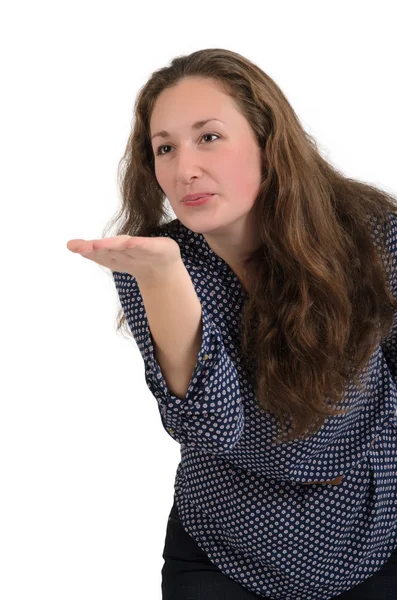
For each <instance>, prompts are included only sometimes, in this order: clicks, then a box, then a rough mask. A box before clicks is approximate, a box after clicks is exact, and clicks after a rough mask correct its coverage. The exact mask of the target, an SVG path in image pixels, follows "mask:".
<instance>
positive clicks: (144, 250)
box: [66, 235, 182, 282]
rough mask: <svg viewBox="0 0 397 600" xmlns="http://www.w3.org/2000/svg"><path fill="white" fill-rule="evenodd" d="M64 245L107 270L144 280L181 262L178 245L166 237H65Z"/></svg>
mask: <svg viewBox="0 0 397 600" xmlns="http://www.w3.org/2000/svg"><path fill="white" fill-rule="evenodd" d="M66 247H67V248H68V250H70V251H71V252H75V253H78V254H81V256H84V258H88V259H89V260H93V261H94V262H96V263H98V264H99V265H102V266H104V267H107V268H108V269H111V270H112V271H120V272H122V273H129V274H130V275H132V276H133V277H135V279H136V280H137V281H138V282H139V281H144V280H146V279H150V278H151V277H152V276H156V275H158V274H159V273H165V272H166V271H167V269H168V268H169V267H170V266H173V265H175V264H176V263H179V262H181V261H182V259H181V252H180V248H179V245H178V244H177V243H176V242H175V240H173V239H171V238H168V237H141V236H130V235H116V236H115V237H109V238H102V239H100V240H81V239H74V240H69V241H68V243H67V245H66Z"/></svg>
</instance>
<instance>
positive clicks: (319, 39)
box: [0, 0, 397, 600]
mask: <svg viewBox="0 0 397 600" xmlns="http://www.w3.org/2000/svg"><path fill="white" fill-rule="evenodd" d="M394 9H395V3H394V2H392V1H389V2H386V1H384V2H380V1H378V2H376V3H375V2H368V3H366V2H362V1H361V2H359V1H354V2H353V1H350V2H341V1H339V2H336V1H333V2H332V3H331V2H328V3H325V2H318V1H311V2H308V1H306V2H305V1H300V2H282V1H278V2H274V1H272V2H267V1H264V0H261V1H260V2H259V1H258V2H257V3H255V2H252V1H251V2H249V1H245V2H244V3H242V4H241V5H239V4H237V5H235V7H234V8H232V5H231V4H230V2H202V1H200V2H195V3H190V2H171V1H167V2H158V3H157V4H156V2H150V3H149V2H148V3H143V8H142V7H139V8H136V7H134V4H133V2H131V1H130V2H120V1H119V2H117V1H114V0H112V1H111V2H110V1H108V2H98V1H97V2H88V1H83V0H79V1H78V2H76V1H68V2H56V1H51V2H49V1H48V2H43V1H37V0H36V1H35V2H26V1H25V2H17V1H14V2H8V6H6V5H5V4H3V5H2V8H1V12H0V23H1V24H0V50H1V53H0V56H1V86H2V92H1V94H0V102H1V110H0V152H1V156H0V158H1V162H0V170H1V177H0V186H1V189H0V198H1V204H0V206H1V213H2V219H1V224H2V236H1V246H2V248H3V252H2V255H1V263H2V264H1V266H2V269H1V270H2V277H1V289H2V292H1V302H2V305H1V308H2V310H1V313H0V315H1V338H2V356H3V359H2V376H1V384H2V390H1V395H0V402H1V405H0V408H1V412H0V485H1V488H0V503H1V507H0V598H1V600H16V599H18V600H22V599H23V600H30V599H31V598H40V600H54V599H56V600H64V599H65V600H66V599H67V600H71V599H72V598H73V600H88V599H95V600H105V599H106V600H108V599H109V600H110V599H111V600H114V599H116V598H117V600H124V599H127V598H128V599H139V600H141V599H142V600H143V599H144V600H160V599H161V591H160V586H161V575H160V571H161V568H162V566H163V559H162V551H163V546H164V539H165V532H166V525H167V518H168V514H169V511H170V509H171V505H172V500H173V486H174V478H175V473H176V468H177V465H178V462H179V459H180V447H179V445H178V444H177V443H176V442H175V441H174V440H173V439H172V438H171V437H170V436H169V435H168V434H167V432H166V431H165V430H164V429H163V427H162V424H161V420H160V414H159V412H158V407H157V402H156V400H155V398H154V397H153V396H152V395H151V393H150V392H149V390H148V388H147V387H146V383H145V379H144V369H143V362H142V358H141V355H140V353H139V350H138V347H137V346H136V345H135V343H134V341H133V340H132V339H131V338H129V339H126V338H124V337H122V335H121V334H119V335H116V333H115V327H116V314H117V311H118V309H119V303H118V297H117V292H116V289H115V287H114V285H113V279H112V277H111V273H110V271H109V270H107V269H105V268H103V267H99V266H98V265H97V264H95V263H93V262H92V261H89V260H87V259H85V258H83V257H81V256H79V255H75V254H73V253H71V252H70V251H69V250H68V249H67V248H66V244H67V242H68V241H69V240H70V239H73V238H84V239H98V238H100V237H101V232H102V229H103V228H104V226H105V225H106V224H107V223H108V221H109V219H110V218H111V217H112V216H113V215H114V214H115V212H116V211H117V210H118V208H119V205H120V196H119V191H118V188H117V183H116V169H117V165H118V162H119V160H120V158H121V156H122V154H123V152H124V148H125V145H126V142H127V138H128V135H129V132H130V126H131V121H132V117H133V113H132V110H133V104H134V101H135V97H136V94H137V93H138V90H139V89H140V88H141V87H142V86H143V85H144V83H145V82H146V81H147V79H148V78H149V77H150V74H151V72H152V71H154V70H155V69H158V68H160V67H163V66H165V65H167V64H168V63H169V62H170V61H171V60H172V58H173V57H174V56H177V55H181V54H188V53H190V52H193V51H195V50H199V49H203V48H211V47H213V48H226V49H229V50H233V51H236V52H238V53H240V54H243V55H245V56H246V57H247V58H249V59H250V60H252V61H253V62H255V63H256V64H258V66H260V67H261V68H262V69H263V70H264V71H265V72H267V73H268V74H269V75H270V76H271V77H272V78H273V79H274V80H275V81H276V83H277V84H278V85H279V86H280V88H281V90H282V91H283V92H284V94H285V95H286V96H287V98H288V100H289V102H290V103H291V105H292V107H293V108H294V110H295V111H296V113H297V114H298V116H299V118H300V119H301V121H302V123H303V126H304V127H305V128H306V130H307V131H308V132H309V133H310V134H311V135H313V136H314V137H315V139H316V140H317V142H318V143H319V147H320V149H321V151H322V152H323V154H324V156H325V157H327V158H328V160H330V161H331V162H332V163H333V164H334V165H336V166H337V167H338V168H340V169H342V170H343V171H344V173H345V174H346V175H347V176H349V177H354V178H357V179H360V180H362V181H366V182H370V183H374V184H375V185H378V186H380V187H382V188H383V189H385V190H387V191H389V192H392V193H396V190H397V169H396V139H397V117H396V106H397V90H396V70H395V65H396V58H397V56H396V45H397V42H396V34H395V19H394V17H393V14H394Z"/></svg>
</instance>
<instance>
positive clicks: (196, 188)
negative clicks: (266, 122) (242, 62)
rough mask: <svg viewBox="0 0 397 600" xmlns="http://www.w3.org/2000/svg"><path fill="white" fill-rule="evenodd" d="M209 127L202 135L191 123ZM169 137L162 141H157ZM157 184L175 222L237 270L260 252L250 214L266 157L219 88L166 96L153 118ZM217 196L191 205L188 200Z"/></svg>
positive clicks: (176, 90) (193, 80)
mask: <svg viewBox="0 0 397 600" xmlns="http://www.w3.org/2000/svg"><path fill="white" fill-rule="evenodd" d="M209 118H212V119H215V118H216V119H219V120H211V121H209V122H208V123H206V124H205V125H204V126H202V127H201V128H200V129H196V128H193V127H192V125H193V123H195V122H197V121H201V120H206V119H209ZM162 130H165V131H167V132H168V133H167V135H164V137H158V136H156V137H152V136H155V134H156V133H158V132H160V131H162ZM150 136H151V137H152V139H151V142H152V148H153V153H154V157H155V163H154V164H155V174H156V178H157V181H158V183H159V185H160V187H161V188H162V190H163V191H164V193H165V195H166V197H167V198H168V200H169V202H170V204H171V207H172V209H173V211H174V213H175V215H176V217H177V218H178V219H179V220H180V221H181V222H182V223H183V224H184V225H185V226H186V227H188V228H189V229H191V230H192V231H195V232H199V233H202V234H203V235H204V237H205V238H206V240H207V242H208V243H209V245H210V247H211V248H212V249H213V250H214V251H215V252H216V253H217V254H219V255H220V256H221V257H222V258H224V259H225V260H227V262H229V263H230V261H231V262H232V263H233V264H237V263H238V262H239V261H240V259H241V258H242V257H243V255H244V254H245V252H247V251H250V250H251V249H252V248H253V247H254V246H256V239H257V238H256V236H255V232H254V229H255V228H254V223H253V222H252V220H251V218H250V210H251V208H252V206H253V204H254V201H255V198H256V196H257V194H258V191H259V186H260V182H261V151H260V147H259V145H258V143H257V140H256V138H255V135H254V133H253V131H252V129H251V127H250V125H249V123H248V121H247V120H246V118H245V117H244V116H243V115H242V114H241V113H240V112H239V111H238V110H237V108H236V106H235V104H234V103H233V100H232V98H231V97H230V96H228V95H226V94H224V92H223V91H221V90H220V88H219V87H218V86H217V83H216V81H213V80H208V79H204V78H198V77H189V78H185V79H184V80H182V81H180V82H179V83H178V84H177V85H176V86H175V87H173V88H170V89H166V90H164V91H163V92H162V93H161V94H160V95H159V97H158V98H157V101H156V103H155V106H154V109H153V112H152V115H151V119H150ZM196 192H210V193H213V194H215V195H214V196H213V197H212V198H211V199H210V200H209V202H207V203H206V204H204V205H202V206H186V205H185V204H183V202H182V198H183V197H184V196H185V195H186V194H194V193H196Z"/></svg>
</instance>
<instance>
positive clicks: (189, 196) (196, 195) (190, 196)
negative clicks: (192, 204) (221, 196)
mask: <svg viewBox="0 0 397 600" xmlns="http://www.w3.org/2000/svg"><path fill="white" fill-rule="evenodd" d="M213 195H214V194H212V193H211V192H201V193H199V194H188V195H187V196H184V197H183V198H182V202H186V200H198V199H199V198H202V197H203V196H213Z"/></svg>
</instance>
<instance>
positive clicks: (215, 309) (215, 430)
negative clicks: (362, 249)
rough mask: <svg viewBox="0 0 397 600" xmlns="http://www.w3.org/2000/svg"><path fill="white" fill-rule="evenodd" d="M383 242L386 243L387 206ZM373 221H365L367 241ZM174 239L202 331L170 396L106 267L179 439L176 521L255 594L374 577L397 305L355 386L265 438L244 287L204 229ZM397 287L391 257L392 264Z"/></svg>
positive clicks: (394, 394) (126, 298) (387, 498)
mask: <svg viewBox="0 0 397 600" xmlns="http://www.w3.org/2000/svg"><path fill="white" fill-rule="evenodd" d="M391 217H392V219H391V222H392V230H391V233H390V235H389V237H388V238H387V244H388V247H389V248H391V249H392V251H393V252H394V254H395V255H396V254H397V218H396V217H394V215H391ZM381 234H382V232H381V231H380V229H379V230H378V229H376V228H374V233H373V238H374V242H375V243H376V240H377V239H378V238H379V235H381ZM153 235H161V236H169V237H171V238H173V239H174V240H175V241H176V242H177V243H178V245H179V247H180V250H181V256H182V260H183V263H184V265H185V267H186V269H187V271H188V273H189V275H190V277H191V279H192V282H193V285H194V287H195V290H196V293H197V295H198V297H199V299H200V302H201V306H202V322H203V339H202V345H201V348H200V352H199V354H198V359H197V363H196V366H195V369H194V372H193V375H192V378H191V381H190V385H189V388H188V390H187V394H186V397H185V398H184V399H180V398H178V397H176V396H174V395H172V394H171V393H170V392H169V390H168V389H167V384H166V382H165V379H164V377H163V375H162V372H161V369H160V366H159V364H158V363H157V361H156V359H155V357H154V349H153V343H152V338H151V333H150V329H149V324H148V320H147V317H146V313H145V308H144V304H143V300H142V297H141V294H140V291H139V287H138V285H137V282H136V279H135V278H134V277H132V276H131V275H129V274H128V273H121V272H117V271H114V272H113V278H114V282H115V285H116V288H117V292H118V295H119V299H120V303H121V306H122V309H123V311H124V314H125V316H126V319H127V322H128V325H129V328H130V330H131V333H132V334H133V337H134V339H135V341H136V343H137V345H138V347H139V350H140V352H141V355H142V358H143V361H144V367H145V380H146V382H147V385H148V388H149V389H150V391H151V393H152V394H153V396H154V398H155V399H156V400H157V403H158V409H159V414H160V418H161V421H162V424H163V426H164V429H165V430H166V432H167V433H168V434H169V435H170V436H171V437H172V438H173V439H174V440H175V441H176V442H177V443H179V444H180V448H181V460H180V463H179V465H178V468H177V471H176V477H175V484H174V489H175V498H176V503H177V508H178V513H179V516H180V520H181V522H182V525H183V527H184V529H185V530H186V531H187V533H188V534H189V535H190V536H191V537H192V538H193V540H194V541H195V542H196V543H197V545H198V546H199V547H200V548H201V549H202V550H203V551H204V552H205V553H206V554H207V556H208V557H209V559H210V560H211V562H212V563H213V564H214V565H216V566H217V567H218V568H219V569H220V570H221V571H222V572H223V573H224V574H225V575H227V576H228V577H229V578H231V579H233V580H235V581H237V582H238V583H240V584H241V585H242V586H244V587H245V588H247V589H248V590H250V591H252V592H256V593H257V594H258V597H259V598H260V597H268V598H274V599H285V600H299V599H305V600H322V599H324V600H327V599H329V598H333V597H334V596H337V595H338V594H341V593H343V592H345V591H347V590H349V589H351V588H353V587H355V586H356V585H358V584H359V583H361V582H362V581H363V580H364V579H366V578H368V577H370V576H371V575H373V574H374V573H375V572H376V571H378V570H379V569H380V568H381V567H382V566H383V565H384V564H385V563H386V562H387V561H388V559H389V557H390V555H391V554H392V552H393V550H394V549H395V548H396V546H397V415H396V409H397V387H396V384H397V355H396V338H397V313H396V318H395V320H394V324H393V327H392V329H391V331H390V333H389V335H388V338H387V339H386V340H385V341H384V342H382V344H380V345H379V346H378V348H377V349H376V351H375V352H374V354H373V356H372V358H371V360H370V362H369V365H368V371H367V373H366V375H367V377H368V379H366V380H365V382H364V383H365V384H366V385H367V390H366V391H365V392H362V391H361V390H360V389H359V388H358V387H355V386H353V385H349V386H348V388H347V390H346V396H345V397H346V400H343V401H342V402H341V403H340V404H339V407H341V408H348V407H349V408H350V407H351V406H354V409H353V410H352V411H351V412H350V413H349V414H346V415H343V416H340V415H338V416H330V417H328V418H327V419H326V421H325V423H324V425H323V426H322V428H321V429H320V430H319V431H318V432H317V433H316V434H314V435H312V436H311V437H310V438H308V439H299V440H294V441H292V442H284V443H280V444H277V445H276V446H274V445H272V442H271V441H272V439H273V437H275V435H276V434H277V433H278V432H279V429H278V425H277V422H276V420H275V418H274V417H273V415H272V414H270V413H267V412H264V411H263V410H262V409H259V407H258V406H257V405H256V403H255V395H254V390H253V388H252V385H251V384H250V383H249V382H248V380H247V377H246V374H245V372H244V369H243V368H242V365H241V364H240V358H239V345H240V335H239V327H238V324H239V318H240V314H241V311H242V307H243V304H244V301H245V299H246V292H245V290H244V288H243V287H242V285H241V283H240V281H239V279H238V277H237V276H236V274H235V273H234V272H233V271H232V270H231V268H230V267H229V265H228V264H227V263H226V262H225V261H224V260H223V259H221V258H220V257H219V256H218V255H217V254H215V253H214V252H213V251H212V250H211V248H210V247H209V245H208V244H207V242H206V240H205V238H204V236H203V235H202V234H200V233H195V232H193V231H191V230H190V229H188V228H187V227H185V226H184V225H183V224H182V223H181V222H180V221H179V220H178V219H175V220H174V221H172V222H171V223H169V224H167V225H166V227H165V228H163V229H162V230H161V233H157V234H153ZM392 284H393V290H394V293H395V296H397V268H395V269H393V271H392Z"/></svg>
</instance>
